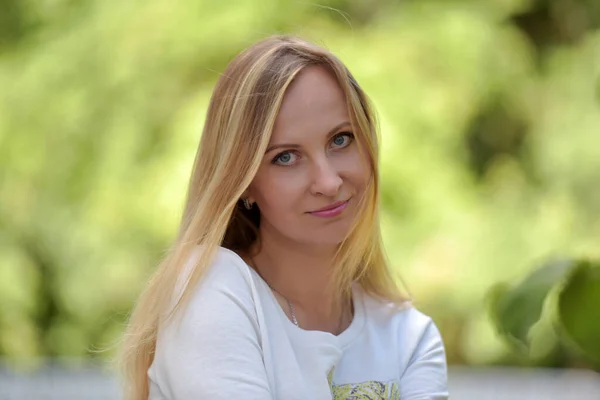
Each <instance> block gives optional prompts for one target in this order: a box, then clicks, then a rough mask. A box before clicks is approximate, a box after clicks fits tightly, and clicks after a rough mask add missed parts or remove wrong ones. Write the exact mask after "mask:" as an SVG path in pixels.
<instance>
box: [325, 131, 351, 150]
mask: <svg viewBox="0 0 600 400" xmlns="http://www.w3.org/2000/svg"><path fill="white" fill-rule="evenodd" d="M353 140H354V134H353V133H352V132H341V133H338V134H336V135H335V136H334V137H333V138H331V144H332V145H334V146H335V147H336V148H338V149H340V148H344V147H348V146H349V145H350V143H352V141H353Z"/></svg>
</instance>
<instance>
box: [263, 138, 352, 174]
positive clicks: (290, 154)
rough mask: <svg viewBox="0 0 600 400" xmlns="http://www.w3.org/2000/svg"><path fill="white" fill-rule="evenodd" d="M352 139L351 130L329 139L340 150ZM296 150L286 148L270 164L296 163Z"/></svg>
mask: <svg viewBox="0 0 600 400" xmlns="http://www.w3.org/2000/svg"><path fill="white" fill-rule="evenodd" d="M353 141H354V134H353V133H352V132H341V133H338V134H336V135H334V136H333V137H332V138H331V140H330V147H331V148H333V149H335V150H341V149H344V148H346V147H348V146H349V145H350V144H352V142H353ZM299 157H300V156H299V154H298V151H296V150H286V151H282V152H281V153H279V154H277V155H276V156H275V157H274V158H273V159H272V160H271V164H275V165H281V166H290V165H293V164H294V163H296V161H298V158H299Z"/></svg>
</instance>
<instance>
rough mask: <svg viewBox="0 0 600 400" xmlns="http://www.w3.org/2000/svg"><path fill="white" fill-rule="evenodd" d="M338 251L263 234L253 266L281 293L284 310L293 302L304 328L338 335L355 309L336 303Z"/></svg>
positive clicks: (280, 297)
mask: <svg viewBox="0 0 600 400" xmlns="http://www.w3.org/2000/svg"><path fill="white" fill-rule="evenodd" d="M335 251H336V248H334V247H331V248H325V247H317V246H310V245H301V244H298V243H292V242H291V241H287V240H285V239H283V238H280V237H279V238H276V237H270V236H269V235H268V234H267V235H261V245H260V248H259V249H257V251H256V252H255V253H254V255H253V256H252V257H251V260H250V261H251V262H250V264H251V265H252V266H253V267H254V268H255V269H257V272H258V273H259V274H260V275H261V276H262V277H263V279H264V280H265V281H267V282H268V284H269V285H271V286H272V287H273V288H274V289H275V291H276V292H278V293H276V297H277V298H278V300H279V302H280V304H281V305H282V307H283V308H284V309H286V308H287V307H286V303H287V301H288V300H289V301H290V302H291V303H292V305H293V307H294V308H295V312H296V317H297V319H298V322H299V325H300V327H302V328H304V329H307V330H322V331H329V332H332V333H334V334H337V333H339V331H340V330H344V329H345V328H346V327H347V326H348V325H349V323H350V321H351V320H352V311H351V308H352V307H351V302H342V303H341V304H336V302H335V301H334V300H335V295H334V293H333V291H332V290H331V287H330V282H331V277H332V267H333V265H332V262H333V258H334V255H335Z"/></svg>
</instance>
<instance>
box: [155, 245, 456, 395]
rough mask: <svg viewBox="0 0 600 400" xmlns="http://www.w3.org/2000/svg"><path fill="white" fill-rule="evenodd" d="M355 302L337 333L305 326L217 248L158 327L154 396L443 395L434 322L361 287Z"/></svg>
mask: <svg viewBox="0 0 600 400" xmlns="http://www.w3.org/2000/svg"><path fill="white" fill-rule="evenodd" d="M196 256H197V255H196ZM192 262H193V260H192ZM353 301H354V318H353V320H352V323H351V324H350V326H349V327H348V328H347V329H346V330H345V331H344V332H342V333H341V334H340V335H338V336H335V335H333V334H331V333H327V332H321V331H307V330H303V329H301V328H299V327H297V326H295V325H294V324H293V323H292V322H291V321H290V320H289V318H288V317H287V316H286V314H285V313H284V311H283V309H282V308H281V307H280V305H279V303H278V302H277V300H276V298H275V296H274V295H273V292H272V291H271V290H270V289H269V287H268V286H267V284H266V283H265V281H264V280H262V278H261V277H260V276H259V275H258V274H257V273H256V271H254V270H253V269H252V268H250V267H249V266H248V265H247V264H246V263H245V262H244V261H243V260H242V259H241V258H240V257H239V256H238V255H237V254H235V253H234V252H232V251H229V250H227V249H224V248H219V250H218V252H217V255H216V257H215V260H214V261H213V263H212V266H211V267H210V268H209V270H208V271H207V273H206V275H205V276H204V278H203V279H202V281H201V283H200V284H199V285H198V288H197V289H196V290H195V291H194V293H193V295H192V299H191V302H190V303H189V306H188V307H187V308H186V310H185V311H184V315H183V319H182V320H181V322H180V323H173V324H169V325H167V326H162V327H161V328H160V329H159V334H158V339H157V344H156V353H155V357H154V362H153V364H152V366H151V367H150V369H149V370H148V376H149V378H150V400H166V399H168V400H200V399H210V400H232V399H244V400H296V399H297V400H313V399H316V400H321V399H335V400H338V399H339V400H341V399H343V400H346V399H357V400H358V399H402V400H442V399H447V398H448V390H447V373H446V359H445V353H444V346H443V343H442V339H441V337H440V333H439V331H438V330H437V328H436V326H435V325H434V323H433V322H432V321H431V319H430V318H429V317H427V316H425V315H423V314H422V313H420V312H419V311H417V310H416V309H415V308H413V307H412V306H410V305H409V306H406V307H405V308H404V309H399V308H398V307H393V306H391V305H389V304H385V303H382V302H380V301H377V300H375V299H374V298H371V297H370V296H368V295H367V294H366V293H365V292H364V291H363V290H361V289H360V287H358V286H356V287H355V288H354V290H353Z"/></svg>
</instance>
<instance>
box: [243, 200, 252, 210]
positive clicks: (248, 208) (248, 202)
mask: <svg viewBox="0 0 600 400" xmlns="http://www.w3.org/2000/svg"><path fill="white" fill-rule="evenodd" d="M242 201H243V202H244V207H246V210H250V209H251V208H252V203H250V201H248V199H246V198H243V199H242Z"/></svg>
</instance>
